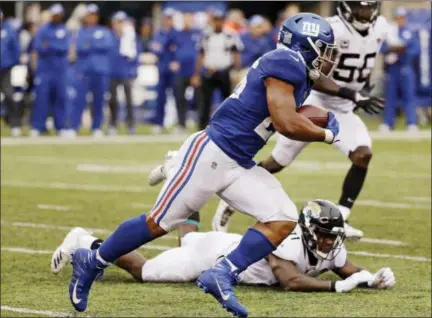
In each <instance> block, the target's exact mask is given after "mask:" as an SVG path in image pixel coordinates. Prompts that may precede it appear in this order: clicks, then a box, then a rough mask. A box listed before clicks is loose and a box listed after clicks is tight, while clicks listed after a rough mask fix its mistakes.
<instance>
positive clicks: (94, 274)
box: [69, 248, 103, 311]
mask: <svg viewBox="0 0 432 318" xmlns="http://www.w3.org/2000/svg"><path fill="white" fill-rule="evenodd" d="M71 263H72V266H73V272H72V279H71V281H70V283H69V296H70V300H71V303H72V306H74V308H75V310H77V311H84V310H86V309H87V302H88V296H89V293H90V288H91V286H92V284H93V282H94V281H95V280H97V279H99V278H101V277H102V275H103V267H100V264H99V262H98V261H97V260H96V251H93V252H92V251H90V250H88V249H85V248H79V249H77V250H76V251H75V253H74V254H73V256H72V260H71ZM98 265H99V267H98Z"/></svg>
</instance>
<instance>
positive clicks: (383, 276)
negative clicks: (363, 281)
mask: <svg viewBox="0 0 432 318" xmlns="http://www.w3.org/2000/svg"><path fill="white" fill-rule="evenodd" d="M373 276H374V278H373V280H371V281H369V282H368V286H369V287H372V288H377V289H387V288H391V287H392V286H393V285H394V284H395V283H396V278H395V276H394V274H393V271H392V270H391V269H390V268H388V267H384V268H381V269H380V270H379V271H378V272H376V273H375V274H374V275H373Z"/></svg>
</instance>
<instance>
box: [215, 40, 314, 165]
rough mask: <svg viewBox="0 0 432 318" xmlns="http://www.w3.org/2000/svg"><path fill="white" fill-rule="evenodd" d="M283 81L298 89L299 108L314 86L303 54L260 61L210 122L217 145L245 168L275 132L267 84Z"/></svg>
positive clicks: (284, 53) (276, 53)
mask: <svg viewBox="0 0 432 318" xmlns="http://www.w3.org/2000/svg"><path fill="white" fill-rule="evenodd" d="M267 77H273V78H277V79H280V80H282V81H284V82H287V83H290V84H291V85H293V86H294V88H295V89H294V98H295V101H296V105H297V107H299V106H301V104H302V103H303V102H304V100H305V99H306V97H307V96H308V95H309V93H310V91H311V89H312V85H313V82H312V81H311V80H309V78H308V72H307V69H306V65H305V64H304V62H303V59H302V58H301V57H300V54H298V53H297V52H294V51H292V50H289V49H285V48H281V49H276V50H273V51H271V52H269V53H267V54H265V55H263V56H262V57H261V58H259V59H258V60H257V61H255V63H254V64H253V65H252V67H251V68H250V70H249V72H248V73H247V75H246V76H245V78H243V80H242V81H241V82H240V83H239V85H238V86H237V87H236V88H235V90H234V93H233V94H231V96H230V97H228V98H227V99H226V100H225V101H224V102H223V103H222V105H221V106H220V107H219V109H218V110H217V111H216V113H215V114H214V115H213V117H212V119H211V120H210V124H209V127H208V128H207V132H208V134H209V136H210V138H211V139H212V140H213V142H214V143H215V144H216V145H218V147H219V148H221V149H222V150H223V151H224V152H225V153H226V154H227V155H228V156H229V157H231V158H232V159H234V160H235V161H237V163H238V164H239V165H240V166H242V167H244V168H247V169H249V168H252V167H253V166H254V165H255V162H254V161H253V158H254V157H255V155H256V154H257V152H258V151H259V150H260V149H261V148H262V147H263V146H264V145H265V144H266V142H267V140H268V139H269V138H270V136H271V135H272V134H273V133H274V132H275V129H274V127H273V124H272V121H271V117H270V113H269V109H268V105H267V97H266V88H265V86H264V80H265V79H266V78H267Z"/></svg>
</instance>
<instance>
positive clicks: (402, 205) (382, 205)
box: [356, 200, 431, 210]
mask: <svg viewBox="0 0 432 318" xmlns="http://www.w3.org/2000/svg"><path fill="white" fill-rule="evenodd" d="M356 205H361V206H372V207H377V208H393V209H414V210H416V209H420V210H430V209H431V207H430V206H428V205H417V204H409V203H402V202H383V201H377V200H358V201H356Z"/></svg>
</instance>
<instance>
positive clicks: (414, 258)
mask: <svg viewBox="0 0 432 318" xmlns="http://www.w3.org/2000/svg"><path fill="white" fill-rule="evenodd" d="M348 254H352V255H359V256H370V257H381V258H397V259H406V260H409V261H415V262H430V261H431V259H430V258H429V257H425V256H409V255H392V254H380V253H369V252H364V251H349V252H348Z"/></svg>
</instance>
